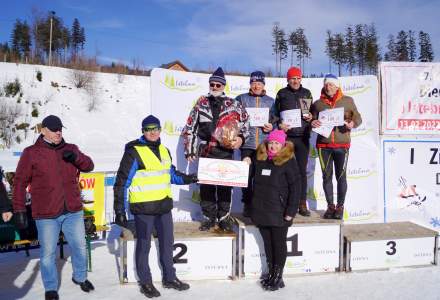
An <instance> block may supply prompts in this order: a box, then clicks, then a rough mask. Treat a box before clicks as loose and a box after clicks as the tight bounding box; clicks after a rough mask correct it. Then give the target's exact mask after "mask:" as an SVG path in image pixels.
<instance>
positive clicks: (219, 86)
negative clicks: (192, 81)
mask: <svg viewBox="0 0 440 300" xmlns="http://www.w3.org/2000/svg"><path fill="white" fill-rule="evenodd" d="M209 86H210V87H216V88H218V89H219V88H221V87H222V86H223V84H221V83H210V84H209Z"/></svg>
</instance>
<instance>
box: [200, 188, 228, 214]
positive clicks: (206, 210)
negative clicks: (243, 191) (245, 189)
mask: <svg viewBox="0 0 440 300" xmlns="http://www.w3.org/2000/svg"><path fill="white" fill-rule="evenodd" d="M231 194H232V187H230V186H222V185H210V184H201V185H200V207H201V208H202V212H203V215H204V216H206V217H208V218H209V219H211V220H215V219H218V220H220V219H221V218H222V217H224V216H226V215H227V214H228V213H229V211H230V210H231Z"/></svg>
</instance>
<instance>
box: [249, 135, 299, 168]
mask: <svg viewBox="0 0 440 300" xmlns="http://www.w3.org/2000/svg"><path fill="white" fill-rule="evenodd" d="M294 156H295V154H294V152H293V143H292V142H290V141H286V144H285V145H284V147H283V148H281V150H280V152H278V154H277V155H276V156H275V157H274V158H273V163H274V164H275V166H281V165H283V164H285V163H286V162H287V161H288V160H289V159H291V158H293V157H294ZM266 159H267V141H265V142H264V143H261V144H260V146H258V148H257V160H262V161H265V160H266Z"/></svg>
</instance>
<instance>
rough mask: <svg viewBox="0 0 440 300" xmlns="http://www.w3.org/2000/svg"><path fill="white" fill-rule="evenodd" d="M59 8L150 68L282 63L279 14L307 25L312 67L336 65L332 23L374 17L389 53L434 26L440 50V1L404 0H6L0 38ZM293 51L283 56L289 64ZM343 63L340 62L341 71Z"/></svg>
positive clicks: (290, 23) (119, 54) (104, 50)
mask: <svg viewBox="0 0 440 300" xmlns="http://www.w3.org/2000/svg"><path fill="white" fill-rule="evenodd" d="M33 9H37V10H38V11H40V12H43V13H46V12H47V11H50V10H53V11H55V12H56V14H57V15H58V16H60V17H61V18H62V19H63V20H64V22H65V23H66V24H67V25H68V27H69V28H70V27H71V24H72V21H73V19H74V18H75V17H76V18H78V19H79V21H80V23H81V25H82V26H84V27H85V31H86V38H87V41H86V53H87V54H88V55H97V56H98V58H99V59H100V61H101V62H105V63H110V62H112V61H123V62H125V63H127V64H131V62H132V61H133V59H136V60H137V61H140V62H141V63H142V65H143V66H144V67H146V68H150V67H155V66H159V65H161V64H163V63H167V62H170V61H173V60H175V59H179V60H181V61H182V62H183V63H184V64H186V65H187V66H188V67H189V68H191V69H192V68H204V69H205V68H215V67H216V66H223V67H224V68H225V69H226V70H230V71H233V70H238V71H242V72H251V71H253V70H255V69H262V70H267V69H268V68H271V69H272V70H273V69H274V66H275V62H274V56H273V55H272V50H271V39H272V38H271V29H272V26H273V23H274V22H279V23H280V27H281V28H283V29H284V30H285V31H286V32H290V31H292V30H294V29H296V28H298V27H303V28H305V33H306V36H307V37H308V39H309V43H310V47H311V49H312V59H311V60H310V61H309V62H308V63H307V64H306V68H305V69H306V70H305V72H306V73H321V72H323V73H325V72H328V68H329V67H328V58H327V57H326V55H325V53H324V48H325V43H324V41H325V37H326V33H325V32H326V30H327V29H330V30H331V31H332V32H344V30H345V27H346V26H347V25H348V24H358V23H363V24H370V23H372V22H374V23H375V24H376V28H377V30H378V34H379V36H380V45H381V50H382V55H383V54H384V53H385V51H386V48H385V45H386V38H387V36H388V35H389V34H393V35H394V36H395V35H396V34H397V32H398V31H399V30H402V29H403V30H410V29H411V30H414V31H416V32H418V31H419V30H423V31H426V32H428V33H429V34H430V36H431V41H432V43H433V48H434V54H435V57H436V58H435V60H436V61H438V60H439V59H438V58H439V57H440V45H439V44H440V42H439V41H440V26H439V25H440V24H439V23H440V22H439V21H438V18H439V10H440V1H439V0H436V1H433V0H431V1H429V0H425V1H420V0H419V1H402V0H388V1H380V0H370V1H359V0H351V1H350V0H347V1H345V0H341V1H328V0H314V1H310V0H308V1H303V0H292V1H291V0H285V1H278V0H272V1H268V0H260V1H259V0H240V1H238V0H237V1H233V0H230V1H229V0H226V1H208V0H175V1H171V0H125V1H121V0H118V1H116V0H107V1H104V0H102V1H98V0H88V1H79V0H55V1H49V0H38V1H37V0H20V1H7V2H6V1H5V2H4V3H2V13H1V15H0V41H1V42H4V41H9V39H10V34H11V29H12V25H13V23H14V20H15V19H16V18H20V19H21V20H27V21H28V23H30V22H31V19H32V10H33ZM288 65H290V59H288V60H286V61H285V62H284V63H283V72H284V71H285V70H286V69H287V68H288ZM335 70H336V68H333V71H335Z"/></svg>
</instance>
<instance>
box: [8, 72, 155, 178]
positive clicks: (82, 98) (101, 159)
mask: <svg viewBox="0 0 440 300" xmlns="http://www.w3.org/2000/svg"><path fill="white" fill-rule="evenodd" d="M37 71H41V73H42V82H39V81H38V80H37V78H36V74H37ZM71 72H72V70H70V69H64V68H58V67H47V66H40V65H21V64H13V63H0V87H1V89H2V90H3V87H4V85H5V84H6V83H7V82H12V81H14V80H15V78H18V80H19V81H20V83H21V85H22V90H23V95H22V99H21V103H19V104H18V105H20V106H21V108H22V112H23V116H22V118H21V122H27V123H29V124H30V125H31V126H30V127H33V126H34V125H35V124H37V123H40V122H41V120H42V119H43V118H44V117H45V116H47V115H49V114H55V115H58V116H59V117H60V118H61V119H62V121H63V123H64V125H65V127H66V129H65V130H64V132H63V134H64V138H65V140H66V141H67V142H71V143H75V144H78V146H79V147H80V149H81V150H82V151H83V152H84V153H86V154H88V155H90V156H92V158H93V160H94V162H95V171H112V170H117V168H118V164H119V161H120V159H121V157H122V153H123V148H124V144H125V143H126V142H128V141H130V140H133V139H135V138H137V137H138V136H140V134H141V132H140V123H141V121H142V119H143V118H144V117H145V116H146V115H147V114H148V113H149V112H150V106H151V105H150V78H149V77H146V76H131V75H124V76H123V77H121V76H118V75H117V74H106V73H96V79H97V80H96V96H97V99H99V100H98V101H99V104H98V108H97V110H96V111H91V112H89V111H88V109H87V103H88V99H89V96H88V94H87V93H86V92H85V91H84V89H78V88H76V87H75V86H74V85H73V83H72V80H71V79H70V78H71ZM51 82H54V83H56V84H58V87H53V86H52V84H51ZM2 98H3V99H4V100H5V101H8V102H9V103H11V104H14V103H16V102H17V100H18V98H19V95H17V96H16V97H14V98H11V97H2ZM32 103H34V105H35V107H37V109H38V111H39V116H38V117H36V118H35V117H32V116H31V111H32ZM40 104H41V105H40ZM37 137H38V134H37V133H34V132H30V133H28V135H27V137H26V138H25V137H24V134H22V136H21V138H22V139H25V140H24V142H21V143H20V144H15V145H13V147H12V149H3V150H0V165H2V166H3V167H4V169H6V170H10V171H14V170H15V166H16V163H17V161H18V156H17V154H15V155H14V151H20V150H22V149H23V148H25V147H26V146H29V145H30V144H32V143H33V142H34V141H35V139H36V138H37Z"/></svg>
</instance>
